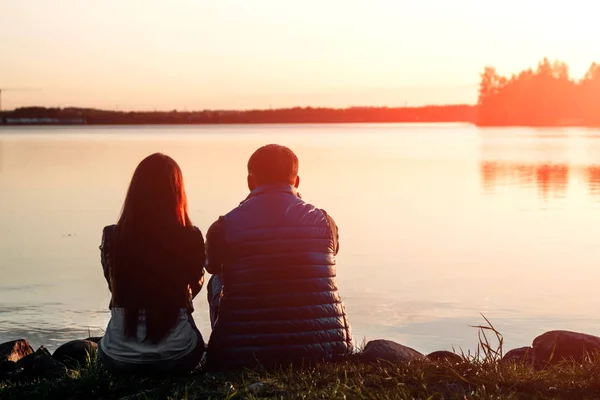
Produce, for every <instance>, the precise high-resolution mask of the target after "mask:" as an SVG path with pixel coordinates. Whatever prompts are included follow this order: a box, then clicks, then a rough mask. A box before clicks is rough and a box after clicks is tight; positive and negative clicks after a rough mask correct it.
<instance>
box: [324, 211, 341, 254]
mask: <svg viewBox="0 0 600 400" xmlns="http://www.w3.org/2000/svg"><path fill="white" fill-rule="evenodd" d="M321 211H323V214H325V216H326V217H327V222H328V223H329V227H330V228H331V234H332V236H333V248H334V251H335V255H337V253H338V252H339V251H340V235H339V233H338V226H337V225H336V223H335V221H334V220H333V218H332V217H331V215H329V214H327V212H326V211H325V210H321Z"/></svg>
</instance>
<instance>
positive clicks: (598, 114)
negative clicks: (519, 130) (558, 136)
mask: <svg viewBox="0 0 600 400" xmlns="http://www.w3.org/2000/svg"><path fill="white" fill-rule="evenodd" d="M599 96H600V65H598V64H596V63H593V64H592V65H591V66H590V69H589V70H588V72H587V73H586V74H585V76H584V77H583V79H581V80H579V81H576V80H574V79H572V78H570V76H569V67H568V65H567V64H566V63H564V62H562V61H558V60H557V61H554V62H550V60H549V59H548V58H544V59H543V60H542V61H540V62H539V63H538V65H537V68H536V70H535V71H534V70H533V69H531V68H529V69H526V70H523V71H521V72H520V73H519V74H513V75H512V76H510V77H509V78H507V77H504V76H501V75H499V74H498V73H497V72H496V70H495V68H493V67H490V66H487V67H485V68H484V70H483V72H482V74H481V81H480V84H479V99H478V102H477V119H476V120H477V124H478V125H481V126H503V125H504V126H506V125H523V126H557V125H565V124H576V125H589V126H600V104H599V103H598V100H599Z"/></svg>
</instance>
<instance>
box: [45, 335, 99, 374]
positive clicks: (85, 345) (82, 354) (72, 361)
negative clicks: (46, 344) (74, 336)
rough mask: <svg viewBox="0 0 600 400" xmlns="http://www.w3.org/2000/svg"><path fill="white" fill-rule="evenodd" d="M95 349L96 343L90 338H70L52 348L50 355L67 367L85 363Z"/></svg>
mask: <svg viewBox="0 0 600 400" xmlns="http://www.w3.org/2000/svg"><path fill="white" fill-rule="evenodd" d="M97 349H98V345H97V344H96V343H95V342H92V341H90V340H71V341H70V342H67V343H65V344H63V345H62V346H60V347H59V348H58V349H56V350H54V354H52V357H53V358H54V359H55V360H56V361H58V362H61V363H63V364H64V365H66V366H67V367H69V368H76V367H77V366H78V365H85V364H86V362H87V361H88V360H89V358H90V356H91V355H93V354H95V353H96V350H97Z"/></svg>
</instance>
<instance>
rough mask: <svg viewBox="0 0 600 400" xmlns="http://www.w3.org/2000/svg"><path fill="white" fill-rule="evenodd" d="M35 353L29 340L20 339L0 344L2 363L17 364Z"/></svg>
mask: <svg viewBox="0 0 600 400" xmlns="http://www.w3.org/2000/svg"><path fill="white" fill-rule="evenodd" d="M32 353H33V348H32V347H31V346H30V345H29V343H28V342H27V340H25V339H19V340H13V341H10V342H6V343H2V344H0V362H3V361H13V362H17V361H19V360H20V359H21V358H23V357H25V356H28V355H30V354H32Z"/></svg>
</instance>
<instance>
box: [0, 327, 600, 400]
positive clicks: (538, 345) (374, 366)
mask: <svg viewBox="0 0 600 400" xmlns="http://www.w3.org/2000/svg"><path fill="white" fill-rule="evenodd" d="M483 318H484V319H485V321H486V324H484V325H480V326H475V327H476V328H478V329H479V334H478V338H479V345H478V348H477V352H476V353H474V354H464V353H460V354H458V353H455V352H451V351H444V350H441V351H435V352H432V353H430V354H427V355H424V354H422V353H420V352H418V351H417V350H414V349H412V348H410V347H406V346H403V345H401V344H399V343H396V342H392V341H388V340H382V339H379V340H373V341H370V342H368V343H367V344H366V345H364V346H363V347H361V348H358V349H357V350H356V351H355V353H353V354H351V355H349V356H348V357H347V358H346V359H344V360H340V361H336V362H321V363H317V364H314V365H306V366H301V367H300V366H295V367H281V368H279V369H271V370H264V369H261V368H257V369H244V370H229V371H210V370H208V371H207V370H203V367H202V365H200V366H199V367H197V368H196V369H195V370H193V371H192V372H191V373H189V374H185V375H180V376H175V375H168V376H162V377H154V378H152V377H141V376H138V377H134V376H128V375H123V374H111V373H110V372H108V371H106V370H105V369H104V368H103V367H102V366H100V365H99V364H98V363H97V362H96V349H97V344H96V343H97V341H98V340H99V338H97V337H95V338H87V339H84V340H74V341H71V342H68V343H66V344H64V345H63V346H61V347H60V348H59V349H57V350H56V351H55V352H54V354H52V355H51V354H50V352H48V351H47V350H45V349H44V348H43V347H41V348H40V349H38V350H37V351H35V352H34V351H33V349H31V347H30V346H29V344H28V343H27V342H26V341H15V342H14V343H2V344H0V398H5V397H8V398H14V399H26V398H27V399H30V398H40V399H46V398H48V397H50V398H90V397H95V398H124V397H127V398H129V399H134V398H135V399H137V398H146V399H163V398H185V399H200V398H202V399H204V398H216V399H238V398H250V399H273V398H277V399H284V398H285V399H300V398H301V399H323V398H331V399H337V398H339V399H346V398H352V399H373V398H387V399H405V398H431V399H467V398H468V399H473V398H536V399H571V398H574V396H576V398H582V399H586V398H598V396H599V395H600V375H599V374H597V373H596V372H597V371H598V369H600V357H596V356H595V355H596V354H600V353H598V352H600V337H597V336H592V335H587V334H583V333H577V332H571V331H549V332H546V333H544V334H542V335H540V336H538V337H536V338H535V339H534V340H533V342H532V345H531V346H527V347H522V348H517V349H513V350H510V351H508V352H506V353H504V349H503V337H502V335H501V334H500V333H499V332H498V331H496V330H495V328H494V327H493V326H492V324H491V323H490V322H489V321H488V320H487V319H486V318H485V317H483ZM17 342H20V343H17ZM7 345H8V346H7ZM7 347H10V349H9V350H11V351H12V353H11V352H7V351H6V350H7ZM7 355H8V356H12V357H13V358H12V359H10V358H9V360H8V361H7V360H6V357H7ZM2 357H4V359H2ZM15 360H16V361H15ZM2 373H4V376H2Z"/></svg>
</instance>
